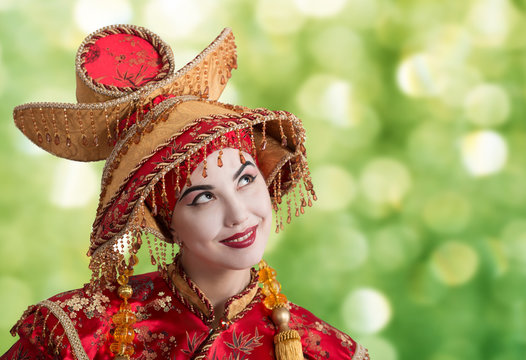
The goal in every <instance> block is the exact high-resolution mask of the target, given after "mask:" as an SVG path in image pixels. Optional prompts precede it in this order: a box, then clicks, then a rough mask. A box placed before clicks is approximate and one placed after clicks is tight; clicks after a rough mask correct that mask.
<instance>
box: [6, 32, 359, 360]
mask: <svg viewBox="0 0 526 360" xmlns="http://www.w3.org/2000/svg"><path fill="white" fill-rule="evenodd" d="M236 67H237V60H236V53H235V43H234V37H233V35H232V33H231V31H230V30H229V29H225V30H224V31H223V32H222V33H221V34H220V36H218V37H217V38H216V40H214V42H212V44H210V46H208V47H207V48H206V49H205V50H204V51H203V52H202V53H201V54H199V55H198V56H197V57H196V58H195V59H194V60H193V61H192V62H190V63H189V64H187V65H186V66H185V67H183V68H182V69H180V70H178V71H177V72H175V69H174V62H173V56H172V53H171V49H170V48H169V47H168V45H166V44H165V43H164V42H163V41H162V40H161V39H160V38H159V37H158V36H157V35H155V34H153V33H151V32H150V31H148V30H147V29H144V28H140V27H135V26H129V25H116V26H110V27H107V28H103V29H101V30H99V31H97V32H95V33H93V34H91V35H90V36H89V37H88V38H87V39H86V40H84V42H83V43H82V45H81V47H80V49H79V52H78V54H77V77H78V79H77V80H78V81H77V99H78V101H79V104H63V103H30V104H26V105H22V106H19V107H17V108H15V111H14V117H15V123H16V125H17V126H18V127H19V129H20V130H21V131H22V132H23V133H24V134H25V135H26V136H27V137H28V138H30V139H31V140H32V141H34V142H35V143H36V144H37V145H38V146H40V147H42V148H43V149H45V150H46V151H48V152H50V153H52V154H55V155H57V156H60V157H64V158H68V159H73V160H80V161H95V160H103V159H105V160H106V165H105V167H104V172H103V176H102V189H101V195H100V202H99V207H98V209H97V215H96V218H95V222H94V224H93V232H92V234H91V245H90V248H89V251H88V256H90V257H91V262H90V269H91V270H92V272H93V277H92V280H91V282H90V283H89V284H87V285H86V286H85V287H84V288H83V289H79V290H74V291H69V292H66V293H63V294H59V295H57V296H55V297H52V298H51V299H49V300H44V301H42V302H40V303H39V304H37V305H34V306H31V307H30V308H29V309H28V310H27V311H26V313H24V315H23V316H22V318H21V320H20V321H19V322H18V323H17V324H16V325H15V327H14V328H13V330H12V333H13V335H16V333H18V334H19V336H20V340H19V341H18V342H17V343H16V344H15V345H14V346H13V347H12V348H11V349H10V350H9V351H8V352H7V353H6V354H5V355H4V356H2V358H1V359H2V360H7V359H9V360H11V359H77V360H84V359H101V360H106V359H108V360H109V359H131V358H133V359H145V360H150V359H228V360H230V359H232V360H233V359H237V360H241V359H274V358H278V359H280V360H289V359H301V354H302V352H303V354H304V356H305V358H307V359H327V358H331V359H354V360H364V359H369V356H368V354H367V351H366V350H365V348H363V347H361V346H360V345H358V344H357V343H356V342H355V341H354V340H352V339H351V338H350V337H349V336H347V335H345V334H343V333H342V332H340V331H338V330H336V329H335V328H333V327H331V326H330V325H328V324H327V323H325V322H323V321H322V320H320V319H318V318H316V317H315V316H314V315H312V314H311V313H309V312H308V311H307V310H305V309H303V308H301V307H298V306H296V305H294V304H290V303H288V301H287V298H286V297H285V296H284V294H282V293H281V292H280V291H281V286H280V285H279V283H278V282H277V280H276V278H275V275H276V273H275V271H274V270H273V269H271V268H269V267H268V266H267V265H266V264H265V263H260V267H259V272H256V271H255V270H252V278H251V282H250V283H249V285H248V286H247V287H246V289H245V290H244V291H243V292H242V293H240V294H237V295H234V296H232V297H231V298H230V299H229V300H228V301H227V302H226V304H225V313H224V315H223V318H221V319H219V320H218V319H215V316H214V312H213V306H212V304H211V303H210V301H209V300H208V299H207V298H206V297H205V295H204V294H203V293H202V292H201V291H200V290H199V289H198V287H197V285H196V284H194V283H193V282H192V281H191V280H190V279H189V278H188V277H187V276H186V274H185V273H184V271H183V269H182V267H181V266H180V265H179V260H178V258H176V260H175V262H174V263H173V264H171V265H167V264H166V262H167V257H168V255H167V254H169V253H170V251H169V250H168V249H167V247H168V246H171V247H172V249H171V250H172V251H171V253H172V254H173V253H174V247H175V245H174V241H177V240H176V239H174V238H173V237H174V236H172V233H171V231H170V222H171V221H172V217H173V212H174V206H175V204H176V202H177V198H178V197H179V191H181V190H182V188H183V187H184V186H185V185H186V186H190V184H189V182H190V180H189V175H190V174H191V173H192V172H193V171H194V169H195V168H196V167H197V165H198V164H200V163H203V164H204V166H203V170H202V176H203V178H204V177H206V176H207V175H206V169H207V163H206V161H207V154H210V153H212V152H214V151H218V153H219V155H218V157H217V167H222V166H223V165H222V160H221V154H222V151H223V149H225V148H230V149H236V150H238V151H239V159H240V163H242V164H244V163H245V158H244V155H243V152H244V153H245V154H250V155H251V156H252V157H253V158H254V159H255V162H256V163H257V165H258V169H259V171H260V172H261V174H262V175H263V178H264V180H265V183H263V184H262V185H263V191H266V189H268V191H269V194H270V198H271V204H272V208H273V209H274V210H275V212H276V227H277V229H279V228H281V227H282V226H283V218H282V211H281V210H282V209H283V212H285V213H286V215H287V222H289V221H290V219H291V216H292V215H291V214H292V213H295V214H296V216H298V215H299V214H300V213H303V212H304V208H305V207H306V206H310V205H311V204H312V201H311V199H312V200H316V195H315V193H314V190H313V187H312V183H311V181H310V176H309V174H310V172H309V169H308V165H307V161H306V150H305V147H304V142H305V130H304V129H303V125H302V123H301V121H300V120H299V119H298V118H297V117H295V116H294V115H293V114H291V113H288V112H285V111H270V110H267V109H255V110H251V109H247V108H245V107H241V106H233V105H227V104H222V103H219V102H217V99H218V97H219V95H220V94H221V92H222V90H223V88H224V87H225V85H226V81H227V79H228V78H230V76H231V70H232V69H235V68H236ZM293 207H295V209H292V208H293ZM294 210H295V211H294ZM269 213H270V207H269ZM145 234H150V236H153V237H154V240H153V241H152V243H153V244H154V245H151V244H150V238H146V239H147V242H148V247H149V250H150V257H151V261H152V264H157V265H158V268H159V272H155V273H150V274H145V275H140V276H132V275H133V267H134V265H135V264H136V263H137V261H138V260H137V257H136V253H137V251H138V250H139V248H140V247H141V245H142V243H143V239H145V237H144V235H145ZM152 249H155V251H153V250H152ZM172 257H173V255H172ZM170 261H171V259H170ZM244 271H246V272H247V278H248V267H244ZM258 276H259V281H260V282H261V284H262V286H261V287H259V286H258ZM119 285H120V286H119ZM287 309H289V310H287ZM289 317H290V318H289ZM300 345H301V346H300Z"/></svg>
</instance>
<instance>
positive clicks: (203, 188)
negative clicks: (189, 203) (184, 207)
mask: <svg viewBox="0 0 526 360" xmlns="http://www.w3.org/2000/svg"><path fill="white" fill-rule="evenodd" d="M212 189H214V187H213V186H212V185H196V186H192V187H189V188H188V189H186V190H185V191H184V192H183V194H182V195H181V196H180V197H179V200H181V199H182V198H184V197H185V196H186V195H188V194H189V193H191V192H192V191H199V190H212ZM179 200H177V201H179Z"/></svg>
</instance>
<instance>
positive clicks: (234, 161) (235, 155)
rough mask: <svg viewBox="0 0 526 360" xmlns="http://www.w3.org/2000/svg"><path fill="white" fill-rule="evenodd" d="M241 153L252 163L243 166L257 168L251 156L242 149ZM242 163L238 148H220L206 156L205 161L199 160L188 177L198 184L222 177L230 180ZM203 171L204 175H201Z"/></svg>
mask: <svg viewBox="0 0 526 360" xmlns="http://www.w3.org/2000/svg"><path fill="white" fill-rule="evenodd" d="M242 153H243V157H244V158H245V160H246V161H249V162H251V163H252V164H253V165H249V166H246V167H245V168H246V169H254V168H255V169H257V167H256V165H255V164H256V162H255V161H254V159H253V158H252V156H251V155H250V154H248V153H246V152H244V151H242ZM220 165H221V166H220ZM242 165H243V164H242V163H241V158H240V156H239V150H238V149H233V148H225V149H222V150H216V151H214V152H213V153H211V154H210V155H208V156H207V158H206V161H204V160H203V161H201V163H200V164H199V165H198V166H197V167H196V168H195V169H194V171H193V172H192V174H191V176H190V179H191V180H192V183H198V184H204V183H212V182H214V180H216V179H223V178H228V179H231V180H232V176H234V175H235V174H236V172H237V171H238V170H239V169H240V168H241V166H242ZM205 166H206V171H205ZM205 173H206V177H204V176H203V175H204V174H205Z"/></svg>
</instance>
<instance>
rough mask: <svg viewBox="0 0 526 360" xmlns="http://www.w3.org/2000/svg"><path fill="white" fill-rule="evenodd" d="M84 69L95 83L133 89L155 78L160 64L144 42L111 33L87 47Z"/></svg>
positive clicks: (156, 54) (152, 50)
mask: <svg viewBox="0 0 526 360" xmlns="http://www.w3.org/2000/svg"><path fill="white" fill-rule="evenodd" d="M84 68H85V69H86V71H87V74H88V75H89V76H90V77H91V78H92V79H93V80H94V81H95V82H96V83H99V84H104V85H112V86H117V87H130V88H134V89H137V88H139V87H140V86H143V85H146V84H147V83H148V82H150V81H152V80H154V79H155V77H156V76H157V74H159V71H160V69H161V68H162V62H161V56H160V55H159V53H157V51H156V50H155V48H154V47H153V46H152V45H151V44H150V43H149V42H148V41H146V40H144V39H141V38H139V37H137V36H134V35H129V34H113V35H108V36H105V37H102V38H100V39H98V40H97V41H96V42H95V43H94V44H92V45H91V46H90V47H89V52H88V53H87V54H86V55H85V57H84Z"/></svg>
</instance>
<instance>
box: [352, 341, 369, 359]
mask: <svg viewBox="0 0 526 360" xmlns="http://www.w3.org/2000/svg"><path fill="white" fill-rule="evenodd" d="M352 360H369V353H368V352H367V349H366V348H364V347H363V346H362V345H360V344H356V352H355V353H354V356H353V357H352Z"/></svg>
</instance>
